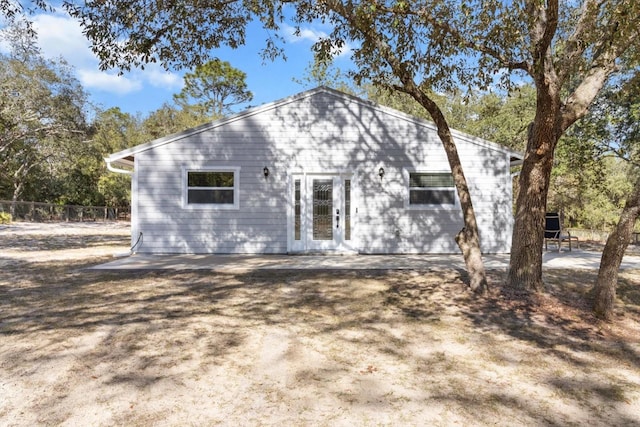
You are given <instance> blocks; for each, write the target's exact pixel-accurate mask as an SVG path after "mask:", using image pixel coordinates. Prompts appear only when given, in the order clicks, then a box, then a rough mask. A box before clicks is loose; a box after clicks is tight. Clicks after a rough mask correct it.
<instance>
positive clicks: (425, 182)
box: [408, 172, 457, 208]
mask: <svg viewBox="0 0 640 427" xmlns="http://www.w3.org/2000/svg"><path fill="white" fill-rule="evenodd" d="M408 207H409V208H455V207H457V197H456V188H455V185H454V183H453V175H451V173H449V172H409V199H408Z"/></svg>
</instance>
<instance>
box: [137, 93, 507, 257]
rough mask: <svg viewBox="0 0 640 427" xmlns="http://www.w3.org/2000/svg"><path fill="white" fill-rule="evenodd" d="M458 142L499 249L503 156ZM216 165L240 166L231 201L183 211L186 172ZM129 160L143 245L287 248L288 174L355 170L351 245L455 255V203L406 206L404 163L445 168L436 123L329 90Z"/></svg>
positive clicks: (488, 242) (209, 249)
mask: <svg viewBox="0 0 640 427" xmlns="http://www.w3.org/2000/svg"><path fill="white" fill-rule="evenodd" d="M457 146H458V151H459V154H460V157H461V159H462V163H463V167H464V170H465V173H466V176H467V180H468V181H469V183H470V187H471V191H472V197H473V202H474V206H475V209H476V214H477V217H478V221H479V225H480V228H481V238H482V248H483V250H484V251H485V252H507V251H508V250H509V246H510V242H509V240H510V238H511V223H512V218H511V178H510V173H509V158H508V155H507V154H506V153H505V152H504V151H501V150H499V149H496V148H495V147H492V146H491V145H489V144H486V143H482V142H481V141H472V140H471V139H470V138H468V137H466V136H464V135H460V137H458V138H457ZM218 166H224V167H240V173H239V180H240V189H239V194H238V196H239V209H238V210H207V209H196V210H189V209H183V208H182V204H181V201H182V197H183V194H182V192H183V191H184V189H183V188H182V187H183V184H182V178H181V171H182V169H183V168H190V169H197V168H200V167H202V168H204V167H206V168H211V167H218ZM265 166H267V167H268V168H269V170H270V175H269V177H268V179H265V178H264V176H263V172H262V169H263V167H265ZM135 167H136V172H135V175H134V183H135V185H134V189H133V190H134V192H136V188H135V187H137V192H136V196H135V197H134V199H133V203H134V206H133V210H132V212H133V214H134V216H135V218H134V219H133V223H134V224H135V227H133V228H134V229H135V232H136V234H137V232H138V231H140V232H143V233H144V238H143V239H144V241H143V243H142V245H141V246H140V247H139V248H138V251H139V252H152V253H285V252H287V214H288V213H289V210H290V209H291V206H290V203H291V202H292V201H291V200H290V197H289V193H288V192H289V185H288V184H289V175H290V174H291V173H293V172H325V171H342V172H351V173H353V182H354V185H355V184H356V183H357V185H356V187H354V190H353V193H354V198H353V202H352V215H353V216H354V222H355V223H356V226H355V227H354V229H353V235H354V237H355V238H356V240H355V241H356V242H357V245H356V246H357V247H356V248H355V249H356V250H358V251H359V252H362V253H427V252H431V253H451V252H458V248H457V245H456V243H455V241H454V236H455V234H456V233H457V232H458V231H459V230H460V229H461V227H462V225H463V221H462V215H461V212H460V211H459V210H453V211H451V210H450V211H436V210H407V209H405V206H404V200H405V195H406V191H407V188H406V182H405V179H404V176H403V169H407V170H440V171H441V170H449V166H448V163H447V160H446V156H445V153H444V150H443V148H442V145H441V143H440V140H439V139H438V137H437V134H436V132H435V130H434V129H433V127H432V126H430V125H428V124H426V123H423V122H420V121H416V120H412V119H410V118H407V117H405V116H403V115H401V114H397V115H396V114H390V112H389V111H388V110H386V109H381V108H374V107H372V106H370V105H368V104H367V103H364V102H358V101H356V100H354V99H352V98H349V97H342V96H337V95H335V94H333V93H331V92H326V91H319V92H316V93H314V94H313V95H312V96H308V97H298V98H294V99H293V100H292V101H291V102H289V103H280V104H274V105H273V107H271V108H264V109H257V112H256V113H255V114H250V115H244V116H242V117H241V118H239V119H238V120H231V121H227V122H224V123H223V124H222V125H220V126H216V127H212V128H211V129H208V130H204V131H202V132H200V133H195V134H192V135H189V136H186V137H185V138H182V139H178V140H175V141H173V142H170V143H167V144H164V145H158V146H155V147H153V148H151V149H148V150H146V151H142V152H140V153H137V154H136V165H135ZM380 167H384V169H385V175H384V178H383V179H382V180H381V179H380V178H379V176H378V169H379V168H380ZM356 209H357V212H358V213H357V214H355V212H356ZM135 239H137V235H134V236H132V240H135Z"/></svg>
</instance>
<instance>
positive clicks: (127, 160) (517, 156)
mask: <svg viewBox="0 0 640 427" xmlns="http://www.w3.org/2000/svg"><path fill="white" fill-rule="evenodd" d="M319 93H325V94H329V95H331V96H334V97H338V98H340V99H343V100H346V101H350V102H355V103H357V104H360V105H363V106H366V107H368V108H371V109H373V110H377V111H380V112H382V113H385V114H387V115H390V116H393V117H396V118H400V119H403V120H407V121H410V122H413V123H416V124H418V125H420V126H423V127H427V128H430V129H432V130H433V131H436V132H437V128H436V126H435V124H434V123H432V122H429V121H426V120H423V119H420V118H417V117H414V116H411V115H408V114H406V113H403V112H401V111H398V110H395V109H393V108H389V107H385V106H383V105H380V104H376V103H374V102H371V101H367V100H364V99H362V98H358V97H356V96H353V95H349V94H346V93H344V92H340V91H337V90H335V89H331V88H328V87H326V86H319V87H317V88H315V89H311V90H308V91H305V92H301V93H298V94H297V95H293V96H289V97H287V98H283V99H280V100H278V101H274V102H270V103H267V104H263V105H261V106H259V107H254V108H250V109H247V110H245V111H243V112H241V113H238V114H235V115H233V116H231V117H226V118H223V119H219V120H215V121H213V122H210V123H205V124H203V125H200V126H196V127H194V128H190V129H187V130H184V131H181V132H177V133H174V134H171V135H167V136H164V137H162V138H158V139H154V140H153V141H149V142H147V143H144V144H140V145H137V146H135V147H132V148H128V149H126V150H122V151H119V152H117V153H113V154H111V155H110V156H109V157H105V159H104V160H105V162H107V166H108V168H109V169H110V170H113V171H114V172H125V173H130V171H127V170H121V169H116V168H114V167H113V166H112V164H115V165H118V166H126V167H133V164H134V158H135V156H136V154H138V153H141V152H144V151H147V150H152V149H154V148H155V147H159V146H161V145H165V144H170V143H172V142H174V141H177V140H180V139H184V138H187V137H190V136H192V135H196V134H198V133H201V132H205V131H208V130H211V129H215V128H217V127H220V126H224V125H226V124H228V123H232V122H235V121H237V120H242V119H244V118H247V117H251V116H253V115H256V114H260V113H262V112H265V111H269V110H271V109H274V108H278V107H281V106H283V105H287V104H290V103H292V102H296V101H299V100H302V99H305V98H309V97H312V96H314V95H317V94H319ZM451 133H452V134H453V136H454V138H459V139H464V140H466V141H468V142H471V143H473V144H476V145H480V146H484V147H487V148H490V149H492V150H494V151H498V152H502V153H504V154H508V155H509V157H510V160H511V164H512V165H516V164H519V163H520V162H522V159H523V155H522V154H521V153H518V152H516V151H513V150H510V149H508V148H506V147H503V146H502V145H500V144H497V143H495V142H490V141H487V140H485V139H482V138H479V137H475V136H472V135H469V134H466V133H464V132H460V131H456V130H454V129H451Z"/></svg>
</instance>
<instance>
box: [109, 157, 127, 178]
mask: <svg viewBox="0 0 640 427" xmlns="http://www.w3.org/2000/svg"><path fill="white" fill-rule="evenodd" d="M104 161H105V163H106V164H107V169H108V170H109V171H111V172H115V173H123V174H125V175H133V171H131V170H126V169H119V168H115V167H113V166H112V165H111V160H109V159H108V158H106V157H104Z"/></svg>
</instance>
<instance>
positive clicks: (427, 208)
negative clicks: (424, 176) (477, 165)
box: [402, 169, 461, 211]
mask: <svg viewBox="0 0 640 427" xmlns="http://www.w3.org/2000/svg"><path fill="white" fill-rule="evenodd" d="M412 173H449V174H450V173H451V171H450V170H445V169H402V175H403V177H404V208H405V209H407V210H417V211H459V210H461V208H460V199H459V198H458V191H457V189H456V188H455V186H454V187H453V194H454V203H453V204H452V205H443V204H429V205H426V204H425V205H417V204H411V203H410V197H411V196H410V194H411V187H410V184H411V180H410V179H409V176H410V174H412ZM429 189H430V190H450V189H451V187H430V188H429Z"/></svg>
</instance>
